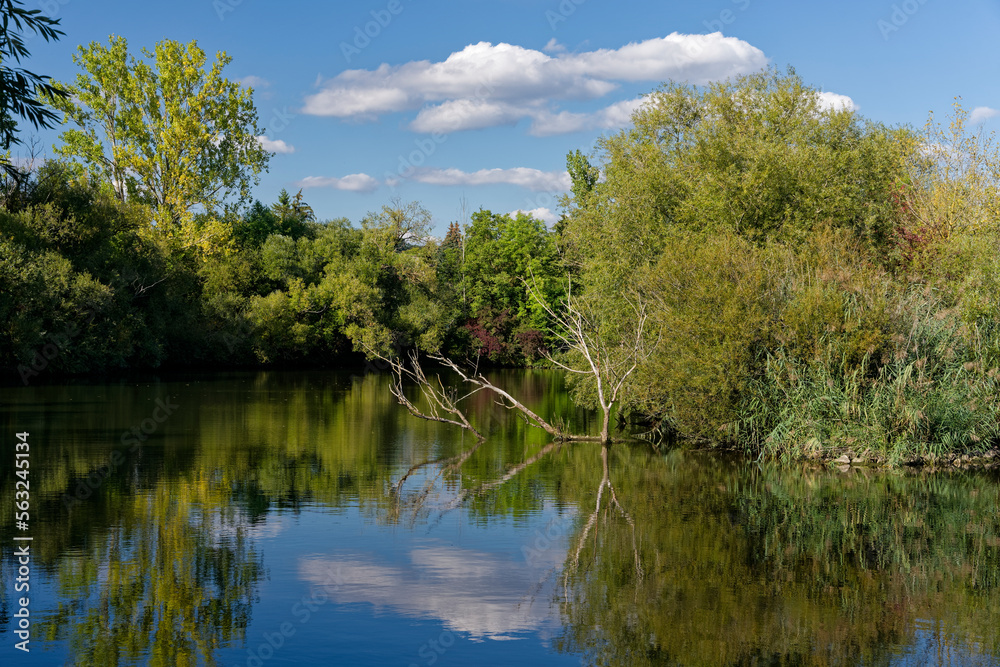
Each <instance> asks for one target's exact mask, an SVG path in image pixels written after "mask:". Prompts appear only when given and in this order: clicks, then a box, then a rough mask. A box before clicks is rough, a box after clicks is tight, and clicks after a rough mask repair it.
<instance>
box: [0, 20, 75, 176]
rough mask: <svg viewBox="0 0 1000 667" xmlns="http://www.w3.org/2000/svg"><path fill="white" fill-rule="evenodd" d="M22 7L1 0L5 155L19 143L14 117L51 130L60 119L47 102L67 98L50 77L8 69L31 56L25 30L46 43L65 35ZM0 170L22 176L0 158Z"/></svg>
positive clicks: (0, 101)
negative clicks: (50, 80)
mask: <svg viewBox="0 0 1000 667" xmlns="http://www.w3.org/2000/svg"><path fill="white" fill-rule="evenodd" d="M21 4H22V3H21V2H20V0H0V19H2V21H0V146H2V150H4V151H7V150H10V147H11V144H17V143H20V139H18V137H17V122H16V120H15V116H19V117H21V118H24V119H26V120H27V121H28V122H30V123H31V124H32V125H33V126H34V127H35V129H38V128H40V127H52V126H53V124H54V123H55V121H56V119H57V118H58V116H57V115H56V114H55V112H53V111H52V110H51V109H48V108H46V105H45V98H46V97H48V98H50V99H63V98H65V96H66V93H65V92H64V91H62V90H60V89H59V88H57V87H56V86H54V85H52V84H50V83H49V77H48V76H46V75H43V74H35V73H34V72H31V71H28V70H26V69H23V68H20V67H13V68H12V67H10V66H8V65H7V63H9V62H11V61H13V62H15V63H20V62H21V59H22V58H25V57H27V56H28V47H27V45H26V44H25V43H24V38H23V37H22V33H23V32H25V31H26V30H31V31H33V32H34V33H35V34H36V35H41V36H42V38H44V39H45V41H46V42H48V41H54V40H57V39H59V37H60V36H61V35H62V34H63V32H62V31H61V30H58V29H56V28H55V26H57V25H59V19H53V18H49V17H48V16H44V15H42V14H41V12H40V11H39V10H37V9H25V8H24V7H22V6H21ZM0 169H3V170H4V172H6V173H7V174H8V175H9V176H11V177H18V176H19V175H20V174H19V171H18V170H17V168H16V167H15V166H14V165H12V164H11V163H10V161H9V158H8V157H6V156H0Z"/></svg>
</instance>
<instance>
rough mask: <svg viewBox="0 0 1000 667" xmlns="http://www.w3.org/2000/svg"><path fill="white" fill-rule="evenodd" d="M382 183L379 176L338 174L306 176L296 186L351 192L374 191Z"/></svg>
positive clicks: (305, 188) (304, 188)
mask: <svg viewBox="0 0 1000 667" xmlns="http://www.w3.org/2000/svg"><path fill="white" fill-rule="evenodd" d="M379 185H381V184H380V183H379V181H378V179H377V178H373V177H371V176H369V175H368V174H349V175H347V176H343V177H339V178H338V177H336V176H306V177H305V178H303V179H302V180H301V181H299V182H298V183H296V186H298V187H300V188H302V189H303V190H307V189H309V188H333V189H334V190H347V191H349V192H372V191H373V190H377V189H378V187H379Z"/></svg>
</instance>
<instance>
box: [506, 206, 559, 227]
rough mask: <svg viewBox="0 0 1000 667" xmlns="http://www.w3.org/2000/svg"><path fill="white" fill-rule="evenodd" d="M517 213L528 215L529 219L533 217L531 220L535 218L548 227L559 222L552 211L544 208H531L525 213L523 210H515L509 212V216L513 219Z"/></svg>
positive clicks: (556, 214)
mask: <svg viewBox="0 0 1000 667" xmlns="http://www.w3.org/2000/svg"><path fill="white" fill-rule="evenodd" d="M518 213H524V214H525V215H530V216H531V217H533V218H535V219H537V220H541V221H542V222H544V223H545V224H546V225H548V226H549V227H551V226H552V225H554V224H556V223H557V222H559V214H558V213H555V212H554V211H552V209H548V208H544V207H541V208H533V209H531V210H530V211H525V210H522V209H517V210H515V211H511V212H510V215H511V216H512V217H513V216H516V215H517V214H518Z"/></svg>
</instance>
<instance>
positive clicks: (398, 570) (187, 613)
mask: <svg viewBox="0 0 1000 667" xmlns="http://www.w3.org/2000/svg"><path fill="white" fill-rule="evenodd" d="M387 381H388V378H387V377H384V376H383V377H379V376H368V377H363V378H360V377H353V378H352V377H349V376H346V375H336V374H325V373H259V374H230V375H217V376H207V377H203V378H184V379H179V380H176V381H174V380H159V381H150V382H148V383H142V384H135V383H133V384H128V383H119V384H97V385H88V386H79V385H56V386H49V387H44V386H38V387H34V386H33V387H29V388H17V389H16V390H14V389H4V390H0V403H2V404H3V405H2V410H0V426H2V427H3V428H4V429H5V432H7V433H14V432H17V431H21V430H29V431H31V432H32V441H33V443H34V444H33V450H32V452H33V453H32V457H33V458H32V508H33V522H32V535H33V536H34V538H35V540H34V542H33V548H34V549H35V551H34V558H35V560H34V567H35V568H36V570H35V571H36V573H37V579H36V580H33V582H34V581H37V585H38V589H37V593H36V590H35V589H34V588H33V590H32V593H33V602H32V605H33V606H32V613H33V614H34V615H35V616H34V618H35V621H36V625H35V629H36V630H37V633H38V634H36V635H34V639H35V640H37V641H38V642H39V644H38V646H39V648H41V647H43V646H44V647H46V648H47V649H48V653H35V652H33V653H32V654H31V655H30V656H26V657H22V656H21V655H20V654H18V655H17V656H16V657H17V658H18V659H19V660H21V662H22V663H23V664H46V665H47V664H62V663H67V664H80V665H118V664H121V665H125V664H163V665H183V664H213V663H217V664H246V662H247V650H248V649H253V650H255V651H256V650H257V647H259V646H260V645H261V642H262V641H263V639H262V637H264V636H265V634H267V633H273V632H274V631H275V630H276V629H277V628H280V627H281V626H282V624H283V623H285V622H289V621H290V622H293V623H298V622H299V621H298V619H297V617H296V616H294V614H292V613H291V612H290V609H292V608H294V607H293V605H294V603H295V601H296V600H301V599H303V598H305V599H309V596H312V595H315V594H316V593H317V592H322V593H323V595H324V598H325V599H329V600H330V602H331V603H330V604H327V605H325V606H324V607H323V608H322V609H320V610H317V611H316V612H315V613H314V614H313V616H312V618H311V619H310V621H309V624H308V625H301V626H299V625H296V626H295V627H296V629H297V630H299V634H297V635H294V636H290V637H288V638H287V642H286V643H285V644H284V645H283V647H282V649H281V650H282V654H281V660H284V661H292V662H294V661H299V662H304V663H309V662H313V663H315V662H317V661H319V662H320V663H322V664H332V663H335V662H338V661H339V662H343V663H345V664H393V663H395V664H410V663H412V662H417V663H418V664H426V663H425V662H422V661H421V660H422V658H418V657H415V656H422V655H424V654H423V653H421V650H420V649H421V647H422V646H424V643H425V642H426V640H427V638H428V637H430V636H435V637H436V636H438V633H440V631H441V630H442V629H443V630H446V631H448V632H450V633H453V634H454V635H455V644H454V646H452V647H451V648H449V650H448V652H447V653H446V654H439V653H433V654H428V655H431V657H434V658H435V660H436V664H439V665H447V664H470V663H475V664H493V663H499V664H503V663H507V664H509V663H511V662H514V663H516V662H524V663H525V664H548V663H566V664H579V662H580V661H581V660H582V661H583V662H584V663H585V664H600V665H660V664H677V665H750V664H770V665H786V664H787V665H792V664H806V665H854V664H865V665H911V664H912V665H917V664H940V665H944V664H950V662H949V661H951V660H955V661H956V664H959V663H960V664H977V661H978V662H979V663H981V664H1000V631H998V628H1000V517H998V513H997V507H998V501H1000V495H998V488H1000V485H998V479H997V476H996V474H995V473H985V472H981V473H974V472H966V473H955V474H951V475H946V474H936V475H933V476H928V475H920V474H913V473H858V472H856V473H851V474H841V473H838V472H827V471H818V470H812V469H807V468H800V467H795V466H784V467H780V466H758V465H755V464H751V463H746V462H740V461H735V460H727V459H725V458H722V457H718V456H712V455H707V454H700V453H695V452H688V453H685V452H682V451H673V452H670V453H667V454H660V453H656V452H654V451H653V450H651V449H650V448H648V447H646V446H645V445H642V446H639V445H637V446H632V445H615V446H613V447H611V448H610V449H605V448H602V447H601V446H600V445H599V444H596V443H573V444H570V445H559V444H556V443H551V442H550V441H549V440H548V439H547V438H546V437H545V435H544V434H542V433H540V432H537V431H533V430H531V429H529V428H527V427H526V426H525V425H524V424H523V422H521V421H520V420H518V419H517V418H516V417H515V416H512V415H511V414H510V413H508V412H507V411H504V410H502V409H499V408H496V407H495V406H494V405H493V404H492V403H490V402H489V401H485V402H482V403H481V404H479V405H477V406H475V408H474V409H473V410H472V413H473V414H474V415H475V416H476V417H477V418H478V419H479V420H480V422H479V423H480V424H483V425H485V428H487V429H488V430H489V431H490V437H489V438H488V440H487V441H486V442H485V443H484V444H481V445H477V443H476V441H475V440H474V439H471V438H469V437H467V436H466V435H465V434H464V433H462V432H456V431H454V430H452V429H449V428H447V427H442V426H438V425H435V424H430V423H427V422H423V421H419V420H415V419H413V418H412V417H410V416H409V415H408V414H407V413H406V411H405V410H402V409H401V408H399V407H398V406H397V405H396V404H395V402H394V401H393V399H392V397H391V395H390V393H389V391H388V384H387ZM498 381H499V382H504V383H507V385H508V386H514V385H516V387H515V391H517V392H520V394H519V395H521V396H530V397H532V398H531V399H530V401H529V403H530V405H531V407H532V408H533V409H535V410H538V411H539V412H541V413H543V414H545V415H547V416H562V417H563V418H564V419H566V420H567V421H568V422H569V423H570V426H571V427H572V428H573V429H574V430H585V429H587V428H589V427H592V424H591V423H590V422H589V421H588V420H589V417H588V415H586V414H583V413H580V412H578V411H576V410H574V409H573V408H572V406H571V405H570V403H569V400H568V398H567V397H566V394H565V392H564V391H562V386H561V384H560V382H559V379H558V376H556V375H553V374H546V373H523V374H517V373H507V374H505V375H504V376H503V377H502V378H499V379H498ZM166 398H169V399H170V400H171V401H173V403H175V404H176V405H178V406H179V407H178V408H177V410H176V411H174V412H173V413H172V414H171V415H170V416H169V419H167V420H165V421H164V422H162V424H158V425H157V427H156V429H155V431H154V432H152V433H150V434H148V437H147V438H146V439H145V440H143V441H142V443H141V446H140V447H138V448H132V447H131V446H129V445H128V444H123V442H122V434H123V433H124V432H128V431H129V429H131V428H132V427H133V426H135V425H141V424H142V423H143V420H144V419H147V418H149V416H150V414H152V410H153V409H154V406H155V405H156V401H157V400H158V399H166ZM477 400H478V398H477ZM0 457H2V458H0V461H2V466H0V477H2V482H3V484H2V487H0V507H10V506H12V504H13V499H14V498H13V483H12V481H13V479H14V477H13V470H12V469H11V467H10V466H9V465H8V463H7V462H8V461H11V460H13V449H12V445H11V443H9V442H8V443H5V444H3V445H0ZM109 462H111V463H112V464H111V465H109ZM86 480H91V482H93V484H92V487H93V488H91V487H90V486H88V487H87V488H88V489H89V491H88V492H87V493H86V497H83V498H77V501H74V502H67V501H66V498H67V494H70V496H71V497H76V496H75V495H74V494H76V489H78V488H79V486H80V484H81V483H86ZM12 520H13V514H12V513H8V512H3V513H0V543H3V544H5V545H6V544H10V543H11V537H12V534H13V532H14V530H13V526H12V525H11V522H12ZM5 554H6V552H5ZM11 571H12V570H11V561H10V560H9V558H7V557H5V559H4V562H3V577H4V581H5V583H9V582H10V580H11ZM33 585H34V584H33ZM11 596H12V591H11V587H10V586H9V585H8V586H5V587H4V593H3V600H2V604H0V632H2V634H3V642H4V646H5V648H4V649H3V650H5V651H6V650H8V648H9V647H11V646H12V645H13V641H12V639H13V636H12V634H11V632H10V631H11V627H10V613H11V610H12V609H13V608H14V607H13V605H12V598H11ZM345 624H346V625H345ZM428 626H436V627H428ZM344 627H349V628H350V636H349V637H347V636H345V635H344V634H337V633H338V632H340V630H341V629H342V628H344ZM307 638H308V640H307ZM512 639H516V641H510V640H512ZM500 640H506V641H500ZM296 642H298V643H296ZM352 642H353V643H352ZM3 655H4V663H6V662H7V660H6V657H7V655H8V654H6V653H5V654H3ZM255 655H257V654H255ZM275 661H278V659H277V658H275Z"/></svg>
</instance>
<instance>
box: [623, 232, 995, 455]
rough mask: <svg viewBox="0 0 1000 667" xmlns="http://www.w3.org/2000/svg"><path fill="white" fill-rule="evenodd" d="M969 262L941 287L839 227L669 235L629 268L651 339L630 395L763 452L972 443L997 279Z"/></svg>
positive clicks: (986, 424) (689, 432)
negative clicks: (648, 259) (955, 283)
mask: <svg viewBox="0 0 1000 667" xmlns="http://www.w3.org/2000/svg"><path fill="white" fill-rule="evenodd" d="M982 266H986V265H985V264H984V265H981V266H980V267H979V268H977V269H976V271H970V273H969V276H970V280H969V281H967V283H968V284H967V285H966V287H965V288H964V289H962V290H951V291H949V290H947V289H934V288H932V287H928V286H926V285H919V284H910V283H908V282H907V281H906V280H903V279H900V278H897V277H894V276H893V275H891V274H890V273H888V272H887V271H886V270H885V269H883V268H881V267H880V266H879V265H878V264H876V263H874V262H873V261H871V253H870V251H867V250H866V249H865V247H864V246H862V245H860V244H858V243H857V242H856V241H854V240H853V237H852V235H851V233H850V232H848V231H846V230H831V229H829V228H821V229H819V230H817V231H815V232H812V233H810V234H809V235H808V236H806V237H805V239H804V240H803V241H802V242H801V243H797V244H791V243H786V242H778V241H770V242H767V243H765V244H762V245H756V244H753V243H750V242H749V241H747V240H746V239H745V238H744V237H741V236H737V235H735V234H733V233H728V234H726V233H722V234H716V235H711V236H704V235H686V236H680V235H678V236H674V237H671V238H670V239H669V241H668V243H667V244H666V247H665V250H664V253H663V255H662V256H661V259H660V262H659V263H658V264H657V266H656V267H655V268H654V269H653V270H652V271H651V272H650V273H649V275H648V276H647V277H646V280H645V283H644V284H645V287H646V294H647V295H648V298H649V302H650V303H651V304H653V305H652V306H651V312H650V318H651V323H652V325H653V327H652V328H653V329H654V330H655V335H658V336H659V343H658V346H659V347H658V349H657V353H656V354H655V355H654V357H653V359H652V360H651V362H650V363H649V364H648V365H646V366H645V367H643V368H642V369H641V371H640V372H639V374H638V375H637V377H636V384H635V387H634V391H633V393H632V396H633V397H634V404H633V406H632V407H633V409H635V410H637V411H639V412H643V413H646V414H653V415H656V416H657V417H659V418H660V419H662V420H664V421H665V422H667V423H669V424H670V425H671V426H672V427H673V428H674V429H676V430H677V431H678V432H679V433H681V434H683V435H686V436H689V437H694V438H696V439H699V440H704V441H708V442H712V443H731V444H738V445H740V446H742V447H745V448H748V449H752V450H754V451H760V450H761V449H764V450H767V451H770V452H771V453H774V454H785V453H789V452H791V453H797V454H808V453H815V452H826V453H830V452H837V451H843V450H845V449H847V448H852V449H853V450H854V451H855V452H856V453H860V452H862V451H864V450H869V452H870V454H871V455H873V456H878V457H881V458H882V459H884V460H894V461H898V460H900V459H901V458H903V457H904V456H906V455H910V454H942V453H944V452H946V451H955V450H959V451H972V450H977V449H982V448H983V447H985V446H986V444H987V443H988V442H990V441H992V439H994V438H995V437H996V434H997V419H998V416H1000V404H998V401H997V400H996V398H995V395H996V385H997V382H996V380H997V375H998V372H997V371H995V370H992V365H991V363H990V361H989V360H990V358H991V357H990V356H989V355H994V356H995V355H996V350H998V349H1000V336H998V335H997V326H996V325H995V324H994V323H995V322H996V321H997V319H996V315H997V314H998V313H997V312H996V309H997V306H996V305H995V304H996V303H997V301H996V297H1000V289H998V288H1000V281H997V280H996V275H997V274H996V271H988V270H987V271H984V270H983V269H982ZM991 297H993V300H991ZM955 304H957V306H956V305H955ZM977 308H978V309H979V310H977ZM984 355H985V356H984Z"/></svg>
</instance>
